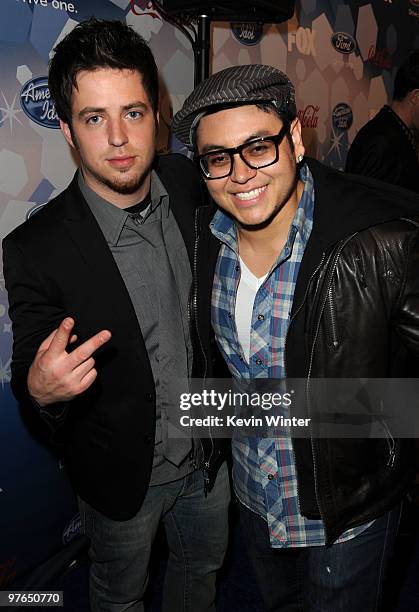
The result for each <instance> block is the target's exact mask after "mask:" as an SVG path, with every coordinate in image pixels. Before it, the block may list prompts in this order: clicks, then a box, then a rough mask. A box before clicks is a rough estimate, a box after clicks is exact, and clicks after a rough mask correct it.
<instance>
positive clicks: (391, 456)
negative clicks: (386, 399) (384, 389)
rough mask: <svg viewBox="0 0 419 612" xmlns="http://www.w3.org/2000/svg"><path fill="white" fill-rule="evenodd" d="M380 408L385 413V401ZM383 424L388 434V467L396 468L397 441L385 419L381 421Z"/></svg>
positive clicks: (381, 402)
mask: <svg viewBox="0 0 419 612" xmlns="http://www.w3.org/2000/svg"><path fill="white" fill-rule="evenodd" d="M380 407H381V410H382V411H383V401H382V400H381V401H380ZM381 424H382V426H383V429H384V430H385V432H386V441H387V446H388V460H387V467H391V468H392V467H393V466H394V461H395V459H396V441H395V439H394V438H393V436H392V435H391V431H390V429H389V426H388V425H387V423H386V421H385V420H384V419H381Z"/></svg>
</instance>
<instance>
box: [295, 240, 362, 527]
mask: <svg viewBox="0 0 419 612" xmlns="http://www.w3.org/2000/svg"><path fill="white" fill-rule="evenodd" d="M355 235H356V233H354V234H352V235H351V236H348V237H347V238H346V239H345V240H344V241H343V242H341V243H340V244H339V245H338V247H337V248H336V252H335V254H334V256H333V259H332V263H331V265H330V267H329V270H327V274H328V279H327V286H326V292H325V294H326V297H324V298H323V304H322V306H321V309H320V313H319V316H318V320H317V325H316V331H315V334H314V338H313V342H312V345H311V354H310V364H309V368H308V374H307V383H306V399H307V410H308V416H310V378H311V372H312V369H313V360H314V348H315V346H316V342H317V338H318V335H319V332H320V325H321V318H322V314H323V311H324V308H325V306H326V302H327V300H328V299H329V294H330V291H331V289H332V283H333V275H334V273H335V270H336V266H337V263H338V261H339V257H340V255H341V253H342V251H343V249H344V248H345V246H346V245H347V244H348V242H349V241H350V240H352V238H353V237H354V236H355ZM310 442H311V454H312V458H313V472H314V491H315V494H316V499H317V506H318V508H319V513H320V517H321V519H322V521H323V524H324V525H325V524H326V523H325V517H324V513H323V511H322V508H321V504H320V494H319V487H318V478H317V475H318V470H317V465H318V458H317V452H316V446H315V443H314V440H313V438H310Z"/></svg>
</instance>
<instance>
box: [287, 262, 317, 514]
mask: <svg viewBox="0 0 419 612" xmlns="http://www.w3.org/2000/svg"><path fill="white" fill-rule="evenodd" d="M325 257H326V253H324V252H323V253H322V258H321V260H320V263H319V265H318V266H317V268H316V269H315V270H314V272H313V273H312V275H311V276H310V278H309V281H308V283H307V288H306V291H305V294H304V297H303V300H302V302H301V304H300V305H299V306H298V308H297V309H296V311H295V312H294V314H293V315H292V317H291V319H290V322H289V325H288V329H287V333H286V334H285V348H284V373H285V378H287V339H288V332H289V329H290V327H291V323H292V322H293V321H294V319H295V317H296V316H297V315H298V313H299V312H300V311H301V309H302V307H303V306H304V304H305V301H306V299H307V295H308V291H309V288H310V284H311V282H312V280H313V278H314V277H315V275H316V274H317V273H318V271H319V270H320V268H321V267H322V265H323V262H324V260H325ZM291 447H292V457H293V461H294V465H295V466H296V465H297V463H296V459H295V450H294V445H293V443H292V439H291ZM297 507H298V510H299V512H300V513H301V507H300V488H299V483H298V477H297Z"/></svg>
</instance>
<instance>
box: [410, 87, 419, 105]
mask: <svg viewBox="0 0 419 612" xmlns="http://www.w3.org/2000/svg"><path fill="white" fill-rule="evenodd" d="M410 100H411V102H412V104H414V105H415V106H419V89H412V91H411V92H410Z"/></svg>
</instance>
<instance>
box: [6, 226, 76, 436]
mask: <svg viewBox="0 0 419 612" xmlns="http://www.w3.org/2000/svg"><path fill="white" fill-rule="evenodd" d="M31 251H32V250H31V249H25V248H24V247H23V246H22V245H20V244H19V242H18V241H17V240H16V239H15V238H14V237H13V235H10V236H8V237H6V238H5V239H4V241H3V269H4V280H5V286H6V289H7V293H8V301H9V315H10V319H11V321H12V329H13V355H12V364H11V371H12V380H11V386H12V391H13V393H14V395H15V397H16V399H17V400H18V402H19V403H20V404H21V406H22V407H25V408H28V409H30V410H32V411H33V410H38V411H39V413H40V415H41V416H42V417H43V418H44V420H45V421H46V422H47V423H48V425H50V427H55V426H56V425H57V424H59V423H60V422H61V421H62V420H63V418H64V416H65V414H66V412H67V409H68V404H69V402H62V403H61V402H60V403H57V404H51V405H50V406H48V408H47V409H41V408H40V407H39V406H38V405H37V404H36V402H34V400H33V399H32V398H31V396H30V394H29V390H28V385H27V377H28V371H29V368H30V366H31V363H32V361H33V359H34V357H35V355H36V352H37V350H38V348H39V346H40V344H41V342H42V341H43V340H44V339H45V338H46V337H47V336H48V335H49V334H50V333H51V332H52V331H53V330H54V329H56V328H57V327H58V326H59V324H60V323H61V321H62V320H63V319H64V317H65V316H66V313H65V312H63V310H62V308H61V307H60V306H59V299H58V296H57V295H54V291H53V288H52V286H51V288H50V289H49V290H48V289H47V283H46V282H45V276H43V275H42V274H41V272H40V270H39V269H38V268H37V266H36V254H34V253H33V252H31Z"/></svg>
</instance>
